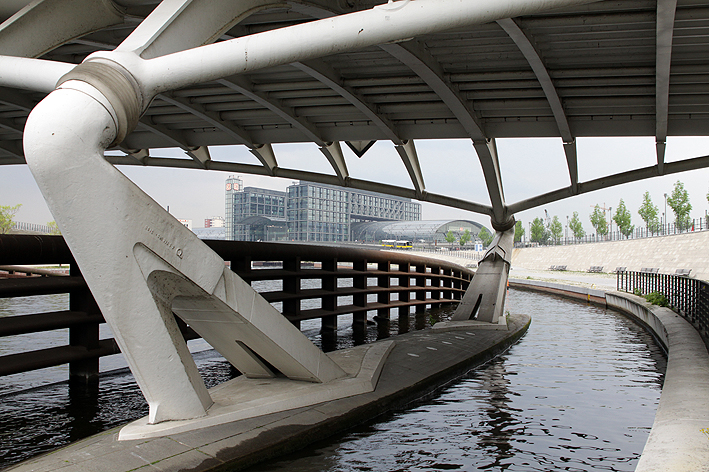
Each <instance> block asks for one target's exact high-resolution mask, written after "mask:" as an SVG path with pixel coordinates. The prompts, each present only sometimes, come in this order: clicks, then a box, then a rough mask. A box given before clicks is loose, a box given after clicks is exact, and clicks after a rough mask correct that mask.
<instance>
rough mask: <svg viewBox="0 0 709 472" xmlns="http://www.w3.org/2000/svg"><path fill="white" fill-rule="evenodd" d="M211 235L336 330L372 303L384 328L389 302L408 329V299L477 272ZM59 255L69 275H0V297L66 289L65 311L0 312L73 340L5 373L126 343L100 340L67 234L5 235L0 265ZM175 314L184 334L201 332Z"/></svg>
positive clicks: (93, 367)
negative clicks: (60, 331)
mask: <svg viewBox="0 0 709 472" xmlns="http://www.w3.org/2000/svg"><path fill="white" fill-rule="evenodd" d="M205 242H206V243H207V244H208V245H209V246H210V247H211V248H212V249H213V250H214V251H215V252H217V254H219V255H220V257H222V258H223V259H224V260H227V261H231V268H232V270H234V271H235V272H236V273H237V274H238V275H239V276H241V277H242V278H243V279H244V280H246V281H247V282H250V283H253V282H256V281H265V280H280V281H282V288H281V289H280V290H277V291H269V292H262V295H263V296H264V298H266V300H268V301H269V302H271V303H277V302H281V303H282V304H283V309H282V312H283V315H284V316H285V317H286V318H288V319H289V320H290V321H291V322H292V323H293V324H295V325H296V326H300V322H301V321H303V320H309V319H317V318H320V319H321V320H322V330H323V332H328V331H329V332H334V331H335V330H336V329H337V318H338V316H340V315H345V314H352V315H353V328H354V330H355V333H356V332H357V331H362V330H365V329H366V323H367V312H370V311H376V313H377V314H376V316H375V317H374V319H375V320H376V322H377V324H378V328H379V332H380V333H382V334H381V335H382V336H387V335H388V330H389V322H390V314H391V310H393V309H396V310H398V316H399V327H400V331H405V330H406V329H408V326H409V316H410V311H411V307H414V308H415V312H416V313H419V314H421V313H423V312H424V311H425V309H426V308H427V307H429V306H430V307H432V308H436V307H439V306H441V305H443V304H450V303H456V302H457V301H458V300H460V298H461V297H462V295H463V293H464V292H465V289H466V288H467V286H468V284H469V283H470V280H471V278H472V276H473V272H472V271H471V270H470V269H465V268H462V267H460V266H458V265H456V264H452V263H448V262H445V261H440V260H436V259H429V258H425V257H421V256H414V255H411V254H407V253H400V252H391V251H378V250H373V249H360V248H352V247H335V246H314V245H302V244H281V243H249V242H241V241H205ZM60 263H61V264H68V265H69V267H70V268H71V269H70V274H69V275H65V276H58V277H39V276H37V277H30V276H28V277H19V278H10V279H0V298H3V297H24V296H32V295H46V294H57V293H68V294H69V310H66V311H59V312H50V313H36V314H29V315H18V316H11V317H4V318H0V337H4V336H13V335H17V334H27V333H39V332H42V331H49V330H55V329H62V328H68V329H69V344H68V345H65V346H58V347H52V348H49V349H40V350H32V349H31V347H32V346H28V348H29V349H28V350H27V351H26V352H22V353H19V354H10V355H5V356H0V376H2V375H10V374H15V373H20V372H27V371H30V370H35V369H41V368H45V367H52V366H56V365H62V364H66V363H68V364H69V376H70V379H72V380H81V381H89V380H91V379H94V378H98V359H99V358H100V357H103V356H107V355H112V354H117V353H119V352H120V350H119V349H118V346H117V345H116V343H115V341H114V340H113V339H104V340H100V339H99V325H100V324H101V323H103V322H104V319H103V316H102V315H101V313H100V310H99V309H98V307H97V305H96V303H95V301H94V299H93V297H92V295H91V292H90V291H89V289H88V287H87V285H86V282H85V281H84V279H83V277H82V276H81V274H80V272H79V270H78V266H77V265H76V263H75V262H74V260H73V257H72V255H71V253H70V251H69V250H68V248H67V246H66V244H65V243H64V240H63V239H62V237H61V236H28V235H0V265H35V264H42V265H52V264H60ZM306 280H319V285H320V286H319V288H304V285H306V286H308V284H307V283H304V281H306ZM309 285H311V286H312V285H313V284H312V283H311V284H309ZM316 285H317V284H316ZM343 297H347V298H346V299H345V301H343V300H342V298H343ZM349 297H351V301H349ZM371 298H376V300H371ZM306 300H315V301H316V302H315V303H314V304H315V305H319V308H305V307H303V306H302V305H304V303H305V301H306ZM311 304H313V303H311ZM177 321H178V325H179V326H180V328H181V330H182V332H183V335H184V336H185V339H194V338H197V337H198V336H197V334H196V333H194V331H192V330H191V329H190V328H189V327H188V326H186V325H185V324H184V323H183V322H182V321H181V320H180V319H179V318H178V319H177Z"/></svg>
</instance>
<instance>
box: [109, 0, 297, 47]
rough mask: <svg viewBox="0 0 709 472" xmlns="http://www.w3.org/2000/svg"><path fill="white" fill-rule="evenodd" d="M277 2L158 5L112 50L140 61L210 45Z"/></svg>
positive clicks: (182, 0) (183, 0)
mask: <svg viewBox="0 0 709 472" xmlns="http://www.w3.org/2000/svg"><path fill="white" fill-rule="evenodd" d="M283 4H284V2H282V1H277V0H240V1H238V2H235V1H234V0H210V1H209V2H208V5H207V4H205V3H204V2H196V1H193V0H172V1H168V2H161V3H160V4H159V5H158V6H157V7H156V8H155V10H153V11H152V12H151V13H150V15H148V17H147V18H145V20H143V21H142V22H141V23H140V25H138V27H137V28H136V29H135V30H133V32H132V33H131V34H130V36H128V37H127V38H126V39H125V40H124V41H123V42H122V43H121V44H120V45H119V46H118V47H117V48H116V49H115V50H116V51H118V52H133V53H135V54H137V55H139V56H140V57H141V58H143V59H151V58H154V57H159V56H164V55H166V54H172V53H175V52H178V51H183V50H185V49H190V48H194V47H197V46H202V45H205V44H210V43H213V42H214V41H216V40H217V39H219V37H220V36H221V35H222V33H224V32H225V31H226V30H228V29H229V28H230V27H231V26H233V25H235V24H236V23H238V22H239V21H241V20H242V19H243V18H245V17H247V16H249V15H251V14H253V13H255V12H257V11H259V10H262V9H264V8H268V7H269V6H273V5H283Z"/></svg>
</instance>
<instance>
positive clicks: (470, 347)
mask: <svg viewBox="0 0 709 472" xmlns="http://www.w3.org/2000/svg"><path fill="white" fill-rule="evenodd" d="M530 322H531V320H530V318H529V317H528V316H526V315H508V316H507V320H506V325H505V324H504V323H502V324H501V325H500V326H496V328H497V329H489V326H487V327H486V326H480V324H479V323H478V322H475V321H471V322H457V323H455V325H446V324H445V323H441V324H438V325H436V326H434V329H427V330H422V331H415V332H411V333H407V334H402V335H399V336H395V337H392V338H389V339H387V340H383V341H378V343H390V342H391V341H394V346H393V348H392V349H391V352H390V354H389V355H388V357H387V359H386V361H385V363H384V365H383V368H382V371H381V375H380V377H379V382H378V384H377V386H376V389H375V390H374V391H373V392H370V393H366V394H360V395H355V396H351V397H347V398H343V399H339V400H334V401H326V402H322V403H319V404H316V405H312V406H307V407H301V408H294V409H291V410H288V411H284V412H280V413H271V414H265V415H262V416H258V417H253V418H250V419H244V420H240V421H234V422H232V423H227V424H221V425H217V426H212V427H208V428H203V429H199V430H194V431H189V432H182V433H176V434H171V435H168V436H164V437H159V438H151V439H140V440H126V441H119V440H118V434H119V430H120V428H115V429H113V430H109V431H106V432H103V433H101V434H98V435H95V436H92V437H90V438H87V439H84V440H82V441H79V442H77V443H74V444H72V445H70V446H67V447H65V448H62V449H59V450H57V451H54V452H52V453H49V454H45V455H43V456H40V457H37V458H35V459H32V460H29V461H26V462H23V463H21V464H18V465H16V466H14V467H11V468H10V469H8V471H13V472H29V471H32V472H48V471H61V472H80V471H82V472H83V471H85V472H89V471H92V472H93V471H97V470H101V471H111V472H127V471H134V470H139V471H143V470H145V471H154V470H161V471H178V470H190V471H209V470H221V469H225V470H227V469H228V470H229V471H234V470H239V469H241V468H244V467H247V466H250V465H253V464H255V463H257V462H260V461H264V460H267V459H270V458H273V457H276V456H279V455H282V454H285V453H288V452H290V451H295V450H297V449H300V448H302V447H303V446H305V445H307V444H309V443H312V442H315V441H318V440H321V439H324V438H326V437H328V436H331V435H333V434H335V433H337V432H339V431H342V430H345V429H346V428H349V427H351V426H354V425H356V424H359V423H362V422H364V421H367V420H370V419H372V418H375V417H377V416H378V415H381V414H382V413H384V412H386V411H390V410H392V409H396V408H399V407H403V406H404V405H406V404H407V403H409V402H411V401H413V400H415V399H417V398H420V397H421V396H423V395H425V394H427V393H430V392H432V391H435V390H436V389H437V388H440V386H441V385H444V384H445V383H447V382H448V381H450V380H452V379H454V378H456V377H458V376H460V375H462V374H464V373H465V372H467V371H468V370H470V369H472V368H474V367H475V366H477V365H479V364H481V363H483V362H485V361H487V360H489V359H491V358H493V357H494V356H496V355H497V354H499V353H500V352H502V351H504V350H505V349H507V348H508V347H509V346H510V345H511V344H513V343H514V342H515V341H517V340H518V339H519V338H520V337H521V336H522V335H523V334H524V333H525V332H526V331H527V328H528V327H529V324H530ZM486 328H488V329H486ZM376 344H377V343H374V345H376ZM367 346H368V345H364V346H358V347H354V348H352V349H351V350H350V351H358V350H362V349H366V348H367ZM370 346H371V345H370ZM338 352H339V353H340V354H339V355H348V353H347V350H345V351H338ZM350 354H351V355H356V352H350ZM217 388H218V387H217Z"/></svg>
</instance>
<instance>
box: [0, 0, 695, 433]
mask: <svg viewBox="0 0 709 472" xmlns="http://www.w3.org/2000/svg"><path fill="white" fill-rule="evenodd" d="M0 16H2V17H3V18H6V20H5V21H4V22H3V23H2V25H0V54H2V55H0V104H2V108H0V164H3V165H15V164H27V165H28V166H29V168H30V170H31V171H32V174H33V175H34V177H35V179H36V181H37V183H38V185H39V187H40V189H41V190H42V193H43V195H44V197H45V199H46V201H47V203H48V205H49V207H50V209H51V211H52V214H53V215H54V217H55V219H56V221H57V224H58V226H59V228H60V229H61V231H62V234H63V235H64V239H65V240H66V242H67V244H68V247H69V249H70V250H71V253H72V256H73V258H74V259H75V260H76V263H77V266H78V268H79V269H80V271H81V273H82V274H83V277H84V279H85V281H86V284H87V285H88V287H89V288H90V290H91V292H92V294H93V296H94V298H95V299H96V303H97V304H98V306H99V308H100V310H101V312H102V313H103V316H104V317H105V319H106V321H107V322H108V324H109V325H110V326H111V328H112V330H113V332H114V334H115V336H116V342H117V343H118V346H119V347H120V349H121V351H122V352H123V353H124V355H126V358H127V359H128V362H129V364H130V366H131V369H132V371H133V372H134V374H135V376H136V378H137V379H138V383H139V384H140V386H141V389H142V391H143V393H144V395H145V397H146V399H147V400H148V403H149V404H150V414H149V417H148V420H147V424H146V425H145V428H144V431H148V430H150V429H151V428H152V429H155V428H154V426H156V425H160V424H164V423H169V422H185V421H187V422H189V421H192V420H196V419H198V418H201V417H204V416H205V415H209V411H210V408H212V405H213V404H214V399H213V398H212V397H211V396H210V393H209V392H208V391H207V390H206V388H205V387H204V385H203V384H202V383H201V381H200V379H199V376H198V374H197V372H196V369H195V367H194V363H193V361H192V359H191V358H190V356H189V353H188V352H187V351H186V349H185V344H184V339H183V337H182V336H181V335H180V331H179V327H178V326H177V321H175V320H174V318H173V316H172V313H173V312H174V313H176V314H177V315H178V317H179V318H180V319H182V320H183V321H184V322H185V323H187V324H189V325H190V327H191V328H193V329H194V330H195V331H196V332H197V333H199V335H201V336H202V337H203V338H205V339H206V340H207V341H209V342H210V344H212V345H213V346H215V348H216V349H217V350H219V352H220V353H221V354H223V355H224V356H225V357H226V358H227V359H229V361H230V362H232V363H233V364H234V365H235V366H237V367H238V368H239V370H240V371H242V372H244V373H246V374H247V376H248V377H251V378H273V377H274V376H275V375H276V373H275V371H278V372H279V373H281V374H285V376H286V377H288V378H290V379H291V380H292V381H293V382H302V381H308V382H311V383H313V384H329V383H331V382H337V381H338V380H342V379H344V378H345V377H347V373H346V372H345V370H344V369H343V368H342V366H341V365H340V364H338V363H337V362H335V361H333V360H332V359H331V358H330V357H328V356H325V355H324V354H323V353H322V352H321V351H320V350H318V349H317V348H314V346H312V344H311V343H310V342H309V341H307V339H305V338H304V337H302V336H301V335H300V333H299V332H298V331H297V330H296V329H294V328H293V326H292V324H290V323H288V322H287V320H285V319H284V318H283V317H282V316H281V315H280V313H278V312H277V311H276V310H275V309H273V308H272V307H271V305H270V304H269V303H268V302H267V301H266V300H265V299H264V298H263V297H262V296H261V295H259V294H257V293H256V292H255V291H253V290H252V289H251V288H250V286H249V285H248V283H246V282H245V281H244V278H243V277H241V276H239V275H238V274H236V273H234V272H233V271H230V270H228V269H227V268H225V265H224V260H223V258H221V257H220V256H219V255H218V254H217V253H215V252H214V251H213V250H212V249H210V248H209V247H207V246H206V245H205V244H204V243H202V242H201V241H199V240H198V239H197V238H196V237H194V235H192V234H191V233H190V232H189V231H188V230H187V229H186V228H184V227H183V226H182V225H180V224H179V223H178V222H177V221H176V220H175V219H174V218H173V217H172V216H171V215H169V214H168V213H167V212H166V211H165V210H163V209H162V208H160V206H159V205H157V204H156V203H155V202H154V201H153V200H152V199H151V198H150V197H148V196H147V195H146V194H145V193H144V192H142V191H141V190H140V189H139V188H138V187H137V186H136V185H134V184H133V183H132V182H131V181H130V180H129V179H127V178H126V177H125V176H123V175H122V174H121V173H120V172H118V171H117V169H116V168H115V167H114V166H115V165H117V164H121V165H142V166H164V167H185V168H194V169H203V170H218V171H231V172H239V173H252V174H259V175H267V176H274V177H286V178H297V179H303V180H310V181H315V182H323V183H330V184H335V185H343V186H349V187H353V188H359V189H365V190H374V191H378V192H383V193H388V194H391V195H398V196H403V197H409V198H414V199H418V200H420V201H426V202H432V203H437V204H441V205H446V206H450V207H454V208H460V209H464V210H468V211H472V212H476V213H480V214H484V215H488V216H489V217H490V218H491V224H492V227H493V228H494V229H495V230H496V235H495V239H494V241H493V243H492V245H491V249H490V250H489V251H488V253H487V254H486V256H485V258H484V259H483V260H482V261H481V263H480V265H479V268H478V270H477V273H476V276H475V277H474V278H473V281H472V282H471V284H470V286H469V287H468V289H467V291H466V293H465V295H464V296H463V297H462V300H461V301H460V303H459V305H458V308H457V310H456V313H455V315H454V321H456V322H469V321H471V320H473V319H474V320H475V322H477V323H480V322H485V323H489V324H490V325H496V324H498V323H499V321H500V320H501V315H502V313H503V309H504V297H505V286H506V282H507V277H508V272H509V266H510V257H511V249H512V240H513V226H514V223H515V220H514V215H515V213H517V212H519V211H523V210H526V209H529V208H534V207H537V206H539V205H543V204H545V203H549V202H553V201H557V200H560V199H564V198H569V197H572V196H575V195H579V194H582V193H587V192H591V191H595V190H599V189H603V188H607V187H610V186H614V185H620V184H623V183H627V182H632V181H637V180H641V179H647V178H651V177H654V176H660V175H668V174H672V173H677V172H685V171H690V170H693V169H699V168H703V167H707V166H709V157H707V156H698V157H694V158H690V159H685V160H681V161H676V162H665V148H666V143H667V138H668V136H687V135H695V136H696V135H706V130H707V129H709V127H707V126H706V125H707V119H706V116H707V114H706V104H705V102H706V100H705V98H704V95H705V91H706V84H707V80H708V79H707V77H708V76H707V66H706V64H705V58H706V52H707V51H706V49H707V45H706V40H705V38H706V37H707V35H706V33H707V29H708V28H709V24H707V19H708V18H709V13H708V12H707V10H706V7H705V6H704V4H702V3H701V2H696V1H693V0H676V1H672V0H667V1H665V0H658V1H647V0H629V1H624V2H609V1H592V0H504V1H500V0H481V1H475V2H472V1H470V2H459V1H453V0H399V1H389V2H386V3H385V2H379V1H368V0H347V1H346V0H342V1H337V2H329V1H328V2H326V1H324V0H309V1H295V0H294V1H278V2H275V1H272V0H244V1H240V2H234V1H232V0H216V1H209V2H206V1H190V0H166V1H163V2H157V1H155V2H152V1H144V0H140V1H138V0H101V1H97V0H44V1H38V2H31V3H30V2H24V1H16V2H6V3H4V4H3V5H2V6H0ZM588 136H606V137H608V136H652V137H654V139H655V143H656V145H655V156H654V158H653V161H654V162H655V163H654V164H653V165H651V166H649V167H643V168H636V169H633V170H630V171H627V172H624V173H620V174H615V175H610V176H606V177H603V178H599V179H595V180H590V181H580V180H579V173H578V167H579V166H578V159H577V144H576V139H577V138H580V137H588ZM507 137H554V138H557V139H558V144H559V146H560V147H561V148H562V149H563V151H564V155H565V157H566V168H567V171H568V185H566V186H564V187H562V188H559V189H556V190H553V191H551V192H547V193H543V194H539V195H532V196H529V197H528V198H525V199H523V200H520V201H516V202H508V201H506V199H505V192H504V186H503V180H504V176H503V175H502V173H501V170H500V165H499V156H498V150H497V145H496V139H500V138H507ZM433 138H466V139H469V140H471V142H472V145H473V148H474V151H475V154H476V155H470V156H459V159H460V166H463V167H466V166H469V165H470V163H471V161H472V160H474V159H477V160H478V161H479V164H480V167H481V169H482V173H483V176H484V181H485V185H486V190H487V197H488V201H470V200H466V199H461V198H459V197H455V196H453V195H452V194H446V193H434V192H430V191H428V190H427V187H426V183H425V182H426V175H425V173H424V172H423V170H422V166H421V162H420V160H419V157H418V155H417V151H416V144H415V141H416V140H419V141H420V140H425V139H433ZM375 141H386V142H390V143H391V147H393V150H394V151H396V153H397V154H398V156H399V157H400V158H401V161H402V165H403V166H404V168H405V169H406V172H407V175H408V176H409V178H410V185H407V186H395V185H389V184H382V183H379V182H376V181H373V180H366V179H358V178H356V177H355V176H351V175H350V173H349V171H348V162H347V158H346V155H345V153H344V152H343V146H347V147H349V148H350V149H352V150H353V151H354V152H355V153H356V154H357V155H359V156H362V158H363V159H364V158H366V156H367V154H366V153H367V150H368V149H369V147H370V146H371V144H372V143H373V142H375ZM298 142H308V143H315V145H316V146H317V147H318V148H319V149H320V151H321V152H322V154H323V156H324V157H325V158H326V160H327V161H328V163H329V164H330V167H331V170H328V171H327V172H315V171H312V170H305V169H300V168H284V167H281V166H280V165H279V158H278V155H277V153H276V148H275V147H274V145H277V144H280V143H298ZM224 145H238V146H243V147H245V148H246V149H248V151H249V152H250V153H251V154H253V156H254V157H255V159H257V162H258V163H257V164H245V163H236V162H228V161H220V160H217V159H212V154H213V153H214V149H215V147H216V146H224ZM169 147H176V148H180V149H182V150H183V151H184V153H185V155H186V158H185V159H175V158H165V157H160V156H159V151H157V150H158V149H161V148H169ZM373 165H374V164H373ZM304 167H306V166H304ZM97 222H102V223H101V224H100V225H97ZM254 313H258V315H259V316H258V317H255V316H252V315H253V314H254ZM285 339H288V340H289V341H288V342H285V341H284V340H285ZM234 340H237V342H236V343H235V342H234ZM373 355H374V354H373ZM376 355H377V356H379V357H378V358H379V362H384V360H385V358H386V356H387V352H385V351H382V352H379V353H377V354H376ZM264 360H265V361H266V362H264ZM272 367H275V369H272ZM212 411H214V410H212Z"/></svg>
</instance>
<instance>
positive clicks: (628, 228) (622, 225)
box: [613, 198, 635, 238]
mask: <svg viewBox="0 0 709 472" xmlns="http://www.w3.org/2000/svg"><path fill="white" fill-rule="evenodd" d="M630 220H631V214H630V210H628V209H627V208H626V207H625V202H624V201H623V199H622V198H621V199H620V203H618V208H616V209H615V215H614V216H613V221H615V224H617V225H618V230H620V232H621V233H622V234H623V236H625V237H626V238H627V237H628V236H630V233H632V232H633V229H635V225H631V224H630Z"/></svg>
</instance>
